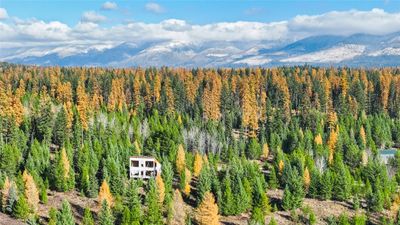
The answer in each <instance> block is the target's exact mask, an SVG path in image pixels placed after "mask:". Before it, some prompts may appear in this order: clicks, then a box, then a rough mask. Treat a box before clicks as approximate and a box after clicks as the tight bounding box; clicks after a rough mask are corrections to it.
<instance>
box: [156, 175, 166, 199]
mask: <svg viewBox="0 0 400 225" xmlns="http://www.w3.org/2000/svg"><path fill="white" fill-rule="evenodd" d="M156 186H157V192H158V200H159V202H160V205H162V204H163V203H164V198H165V185H164V181H163V179H162V177H161V176H160V175H157V176H156Z"/></svg>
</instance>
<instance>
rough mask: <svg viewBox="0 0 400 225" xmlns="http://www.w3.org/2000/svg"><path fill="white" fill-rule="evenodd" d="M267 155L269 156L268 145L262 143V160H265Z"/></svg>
mask: <svg viewBox="0 0 400 225" xmlns="http://www.w3.org/2000/svg"><path fill="white" fill-rule="evenodd" d="M268 155H269V147H268V143H264V144H263V148H262V158H264V159H267V158H268Z"/></svg>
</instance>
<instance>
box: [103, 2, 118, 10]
mask: <svg viewBox="0 0 400 225" xmlns="http://www.w3.org/2000/svg"><path fill="white" fill-rule="evenodd" d="M101 8H102V9H104V10H115V9H117V8H118V6H117V3H115V2H104V4H103V5H102V6H101Z"/></svg>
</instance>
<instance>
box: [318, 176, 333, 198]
mask: <svg viewBox="0 0 400 225" xmlns="http://www.w3.org/2000/svg"><path fill="white" fill-rule="evenodd" d="M332 187H333V181H332V174H331V172H330V171H329V170H327V171H325V172H324V174H323V175H322V176H321V179H320V183H319V191H318V192H319V197H320V199H322V200H327V199H331V197H332Z"/></svg>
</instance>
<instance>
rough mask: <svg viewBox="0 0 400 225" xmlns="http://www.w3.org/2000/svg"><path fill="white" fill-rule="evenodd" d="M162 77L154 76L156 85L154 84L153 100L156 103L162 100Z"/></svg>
mask: <svg viewBox="0 0 400 225" xmlns="http://www.w3.org/2000/svg"><path fill="white" fill-rule="evenodd" d="M160 93H161V77H160V75H159V74H158V73H156V74H155V75H154V84H153V99H154V102H156V103H158V102H159V101H160V98H161V94H160Z"/></svg>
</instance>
